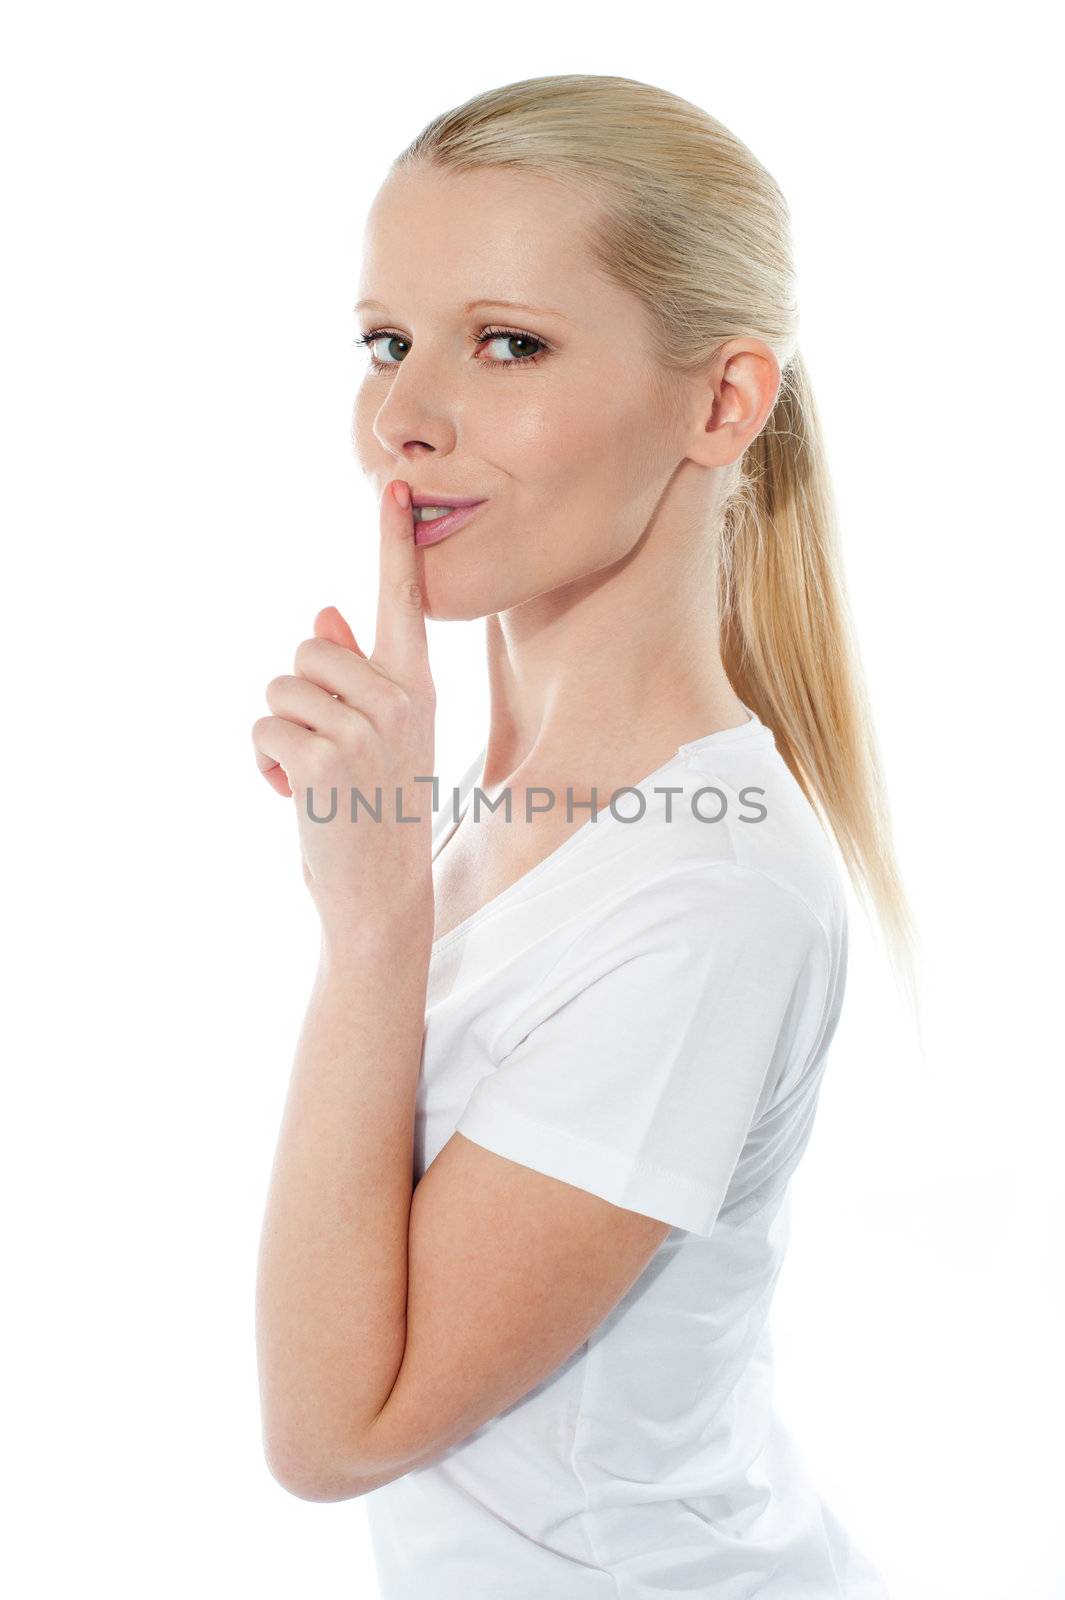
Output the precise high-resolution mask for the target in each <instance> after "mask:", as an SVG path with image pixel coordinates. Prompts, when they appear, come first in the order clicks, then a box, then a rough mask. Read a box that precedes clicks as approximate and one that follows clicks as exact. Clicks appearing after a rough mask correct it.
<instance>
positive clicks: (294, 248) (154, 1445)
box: [0, 0, 1065, 1600]
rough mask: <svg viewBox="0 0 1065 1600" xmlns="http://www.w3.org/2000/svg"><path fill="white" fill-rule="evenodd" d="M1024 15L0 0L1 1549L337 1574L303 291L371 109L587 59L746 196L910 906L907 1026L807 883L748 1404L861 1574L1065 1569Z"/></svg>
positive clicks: (1029, 67) (1056, 300) (902, 1579)
mask: <svg viewBox="0 0 1065 1600" xmlns="http://www.w3.org/2000/svg"><path fill="white" fill-rule="evenodd" d="M1038 18H1039V13H1038V11H1037V9H1036V7H1035V6H1028V5H1018V4H1014V5H1012V6H1010V7H1008V8H1005V9H1004V10H1002V11H1001V13H998V14H994V15H993V14H992V13H991V12H990V11H989V10H985V9H984V8H982V7H980V6H973V5H968V6H945V5H940V6H936V5H921V6H919V7H918V6H901V7H900V6H899V5H898V4H895V5H892V6H890V7H886V6H885V7H881V8H868V7H859V6H853V5H846V6H844V5H839V6H835V5H832V6H828V5H823V6H802V5H800V6H795V5H794V4H791V5H773V4H759V5H757V6H744V5H735V4H734V5H729V6H727V7H726V6H723V5H713V4H709V3H704V4H700V5H698V6H696V5H691V6H686V5H678V4H668V3H667V4H656V5H654V6H649V7H642V8H640V7H638V8H636V10H634V11H633V12H631V13H628V14H627V16H623V15H622V14H621V13H620V12H619V11H617V10H616V9H615V8H613V7H610V8H606V9H599V8H587V9H586V8H580V7H575V6H571V5H565V6H558V5H551V4H540V5H537V6H535V7H532V8H530V7H499V6H494V5H492V6H485V5H479V6H468V7H465V8H460V9H458V10H456V9H455V8H453V7H440V8H437V7H434V8H427V7H426V8H422V7H418V6H404V7H377V8H374V7H367V8H366V9H365V10H363V11H362V13H361V15H360V13H359V11H358V10H357V9H356V8H355V7H354V6H353V5H315V4H304V5H302V6H299V7H296V6H278V5H276V4H264V3H261V0H260V3H258V4H255V5H251V4H236V3H233V0H211V4H209V5H207V4H202V3H185V4H183V5H181V6H176V5H175V6H161V5H145V4H128V5H116V4H103V5H94V6H84V5H82V6H74V5H67V6H57V5H47V4H37V5H34V6H32V7H26V8H23V9H22V11H21V13H20V15H19V17H18V18H17V19H15V20H14V21H12V22H9V23H8V25H7V29H6V39H5V41H4V45H3V50H2V52H0V53H2V57H3V66H2V68H0V71H2V74H3V79H2V83H0V89H2V93H0V117H2V119H3V128H2V132H3V151H4V169H5V170H4V176H3V194H2V212H0V215H2V217H3V223H4V230H5V233H6V235H7V243H6V245H5V248H4V252H3V261H2V270H3V274H4V280H5V281H4V286H3V294H2V297H0V309H2V316H3V329H2V358H0V367H2V370H3V454H4V458H5V470H4V499H5V502H6V510H5V516H4V521H5V524H6V535H7V537H6V540H5V578H6V582H5V584H4V595H3V619H2V637H3V646H4V652H5V669H4V689H5V708H4V715H3V721H2V726H3V731H4V736H5V737H4V746H5V755H6V767H7V772H8V782H7V783H6V784H5V786H4V791H5V792H4V799H5V809H6V821H5V829H4V843H5V847H6V849H5V856H6V868H7V885H8V887H7V892H6V894H5V900H6V902H7V907H8V931H9V934H10V936H11V948H10V951H9V955H8V959H7V962H6V973H7V976H8V979H9V982H10V994H9V999H8V1003H7V1007H6V1019H7V1022H6V1032H7V1036H8V1044H9V1050H8V1052H7V1054H8V1066H7V1072H6V1083H5V1102H6V1104H5V1113H6V1114H5V1115H4V1117H3V1127H4V1132H3V1148H2V1157H3V1160H2V1172H3V1185H4V1193H3V1202H4V1220H5V1223H6V1227H7V1241H6V1247H5V1258H6V1272H5V1277H6V1279H7V1288H8V1291H9V1294H10V1296H11V1298H10V1300H9V1312H8V1316H7V1318H6V1320H5V1334H6V1345H7V1349H6V1354H5V1357H4V1362H3V1372H4V1390H5V1394H4V1416H5V1422H4V1435H5V1449H4V1452H3V1456H4V1462H3V1472H4V1475H5V1479H6V1483H5V1485H4V1489H3V1499H4V1506H5V1513H6V1515H5V1522H6V1524H7V1529H8V1532H7V1536H6V1538H5V1541H4V1546H5V1549H4V1555H3V1562H4V1565H5V1567H10V1568H15V1567H21V1568H22V1570H21V1572H20V1573H19V1574H17V1575H16V1574H14V1573H12V1575H11V1576H10V1577H9V1580H8V1582H7V1584H6V1587H7V1589H8V1590H9V1592H11V1593H12V1594H17V1595H18V1596H19V1597H20V1600H31V1597H37V1596H49V1597H51V1596H57V1597H58V1596H63V1597H66V1596H68V1595H73V1594H75V1593H77V1594H81V1593H84V1592H85V1591H86V1590H87V1589H88V1588H89V1587H90V1586H91V1587H99V1590H100V1592H101V1593H106V1594H108V1595H109V1596H111V1597H114V1600H119V1597H121V1600H126V1597H129V1600H134V1597H136V1600H141V1597H142V1596H144V1595H149V1594H150V1595H152V1596H156V1597H159V1600H163V1597H170V1596H182V1597H186V1596H190V1595H197V1596H209V1597H212V1600H213V1597H216V1596H217V1597H223V1596H224V1597H226V1600H229V1597H231V1596H235V1595H240V1596H244V1595H249V1596H250V1595H254V1596H256V1597H257V1600H270V1597H274V1596H286V1597H288V1596H295V1595H299V1596H311V1595H313V1596H315V1597H323V1600H324V1597H326V1596H341V1595H343V1596H357V1597H363V1596H365V1597H368V1600H370V1597H373V1596H374V1595H375V1593H376V1590H375V1585H374V1581H373V1577H372V1568H371V1563H370V1554H369V1547H368V1543H367V1536H366V1532H365V1529H364V1524H363V1514H364V1507H363V1504H362V1503H360V1502H359V1501H352V1502H343V1503H337V1504H314V1503H310V1502H304V1501H301V1500H299V1499H297V1498H295V1497H293V1496H291V1495H289V1494H287V1493H286V1492H285V1491H284V1490H283V1489H282V1488H280V1487H279V1486H278V1484H277V1483H275V1482H274V1480H273V1479H272V1478H271V1477H270V1475H269V1473H268V1471H267V1468H266V1466H265V1464H264V1460H263V1457H262V1453H261V1446H260V1434H259V1413H258V1392H257V1380H256V1372H255V1351H254V1324H253V1289H254V1271H255V1258H256V1250H257V1244H258V1228H259V1222H260V1217H261V1213H262V1206H263V1203H264V1199H265V1187H266V1182H267V1177H268V1173H269V1165H270V1161H271V1159H272V1154H273V1147H274V1141H275V1137H276V1133H277V1122H278V1118H279V1115H280V1110H281V1105H282V1101H283V1096H284V1092H285V1087H286V1083H287V1076H288V1072H289V1069H290V1065H291V1058H292V1052H293V1049H294V1044H295V1039H296V1035H297V1032H298V1028H299V1024H300V1021H301V1018H302V1014H303V1010H304V1007H305V1004H306V1001H307V998H308V993H309V986H310V983H311V980H312V978H313V974H314V970H315V966H316V960H317V922H316V918H315V916H314V913H313V909H312V907H311V903H310V900H309V898H308V897H307V895H306V892H305V890H304V887H303V883H302V878H301V875H300V870H299V861H298V853H297V848H296V835H295V826H294V820H293V816H292V813H291V810H290V809H289V807H288V806H287V805H286V804H284V803H283V802H282V801H281V800H279V798H278V797H277V796H276V794H274V793H273V792H272V791H271V790H270V789H269V787H268V786H267V785H266V784H265V782H264V781H263V780H262V778H261V777H260V776H259V774H258V772H257V770H256V767H255V762H254V758H253V754H252V748H251V742H250V729H251V724H252V723H253V721H254V720H255V719H256V718H257V717H259V716H262V715H265V714H266V710H267V707H266V704H265V700H264V696H263V691H264V688H265V685H266V683H267V682H268V681H269V679H270V678H272V677H274V676H275V675H277V674H278V673H281V672H288V671H291V662H292V653H293V651H294V649H295V647H296V645H297V644H298V642H299V641H300V640H301V639H303V638H305V637H307V636H308V635H309V634H310V632H311V628H312V623H313V618H314V615H315V613H316V611H317V610H319V609H320V608H321V607H322V606H324V605H328V604H331V603H332V604H336V605H339V606H340V608H341V609H342V610H343V611H344V613H345V615H346V616H347V617H348V618H349V620H350V621H351V622H352V625H353V627H354V628H355V631H356V634H357V635H358V636H359V637H360V639H361V640H362V641H363V642H364V646H365V643H366V641H369V640H371V639H372V631H373V622H374V616H375V608H376V561H377V547H376V539H377V523H376V508H375V504H374V501H373V498H372V495H371V492H370V489H369V487H368V485H367V484H365V483H364V482H363V480H362V478H361V476H360V474H359V472H358V470H357V468H356V466H355V463H354V459H353V457H352V454H351V449H350V442H349V424H350V409H351V402H352V398H353V395H354V391H355V387H356V384H357V382H358V376H359V373H360V371H361V370H362V368H361V363H362V361H363V360H364V357H363V355H362V354H361V353H359V352H356V351H354V350H353V349H352V348H351V345H350V343H349V341H350V338H351V335H352V332H353V331H354V330H353V326H352V316H351V307H352V304H353V301H354V299H355V297H356V285H357V272H358V252H359V243H360V238H361V232H362V227H363V223H364V219H365V213H366V208H367V206H368V205H369V202H370V200H371V199H372V196H373V194H374V192H375V190H376V188H377V185H378V184H379V182H380V181H381V179H382V177H383V175H384V170H385V168H386V166H387V163H388V161H389V160H390V159H391V158H392V156H393V155H394V154H395V153H396V152H397V151H398V150H399V149H400V148H402V146H403V145H405V144H406V143H407V142H408V141H409V139H411V138H412V137H413V136H414V134H415V133H416V132H417V131H418V130H419V129H420V128H421V127H422V125H423V124H424V123H425V122H426V121H427V120H428V119H429V118H430V117H431V116H432V115H434V114H435V113H436V112H438V111H440V110H442V109H444V108H446V107H448V106H452V105H455V104H457V103H458V102H459V101H461V100H464V99H466V98H467V97H469V96H471V95H473V94H475V93H477V92H479V91H480V90H482V89H485V88H488V87H491V86H493V85H497V84H500V83H504V82H508V81H512V80H514V79H517V78H524V77H532V76H539V75H541V74H548V73H556V72H575V71H581V72H592V73H618V74H622V75H625V76H629V77H636V78H640V79H643V80H644V81H648V82H653V83H658V84H661V85H662V86H664V87H666V88H669V89H672V90H674V91H675V92H677V93H679V94H681V95H683V96H685V97H686V98H689V99H692V100H694V101H696V102H697V103H699V104H701V105H703V106H705V107H706V109H708V110H709V111H711V112H712V113H713V114H714V115H716V116H717V117H719V118H720V119H721V120H723V121H724V122H725V123H726V124H727V125H728V126H729V127H731V128H732V129H733V130H734V131H735V132H736V133H738V134H739V135H740V137H742V138H743V139H744V140H745V141H746V142H747V143H748V144H749V145H750V146H751V148H752V149H753V150H754V151H755V153H756V154H757V155H758V156H759V157H760V158H761V159H762V160H763V161H764V162H765V163H766V165H767V166H768V167H769V168H770V170H771V171H772V172H773V173H774V175H775V176H776V177H777V179H778V181H779V182H780V183H781V185H782V187H783V189H784V191H785V193H786V195H787V196H788V199H789V203H790V205H791V208H792V211H793V215H794V219H795V235H796V241H797V248H798V253H799V265H800V272H801V277H802V281H801V297H802V316H803V331H802V338H801V344H802V348H803V350H804V353H805V356H806V359H807V362H808V364H809V367H810V369H811V372H812V375H813V380H814V382H815V385H816V391H817V396H818V400H819V404H820V407H821V410H822V415H823V420H824V424H825V428H826V433H827V438H828V446H829V452H830V459H831V462H832V466H833V470H834V474H835V481H836V489H837V495H838V498H839V502H840V510H841V514H842V522H843V530H844V537H845V553H846V573H847V581H848V584H849V589H850V594H851V601H852V606H853V609H854V613H855V616H856V620H857V624H858V630H859V634H860V638H861V643H862V648H863V652H864V659H865V665H866V672H867V675H868V680H869V686H870V693H871V696H872V702H873V706H874V710H875V713H876V718H877V726H878V730H879V735H880V741H881V747H882V753H883V758H884V762H885V766H886V769H887V772H888V775H889V780H890V795H891V800H892V804H893V808H894V816H895V826H896V830H897V842H898V848H899V855H900V860H901V864H902V869H903V872H904V874H905V876H906V880H907V883H908V887H909V890H910V893H911V896H912V898H913V902H914V905H915V908H916V911H917V913H918V916H919V918H920V921H921V924H922V930H923V936H924V957H925V971H924V986H925V1013H924V1038H923V1049H922V1047H921V1044H920V1042H919V1040H918V1038H917V1035H916V1033H915V1030H914V1028H913V1027H912V1025H911V1024H910V1022H909V1021H908V1019H907V1016H906V1013H905V1007H904V1005H903V1003H902V1001H901V999H900V997H899V995H898V994H897V992H896V991H895V989H894V988H893V985H892V981H891V978H890V975H889V972H888V968H887V964H886V961H885V958H884V954H883V949H882V946H881V945H880V944H879V943H878V940H877V936H876V935H875V933H874V932H873V931H872V930H871V929H870V928H869V925H868V924H867V923H865V922H864V921H863V920H862V915H861V912H860V911H859V910H858V909H857V908H856V907H855V909H854V910H853V913H852V940H853V943H852V956H851V972H850V987H849V992H848V1000H847V1006H846V1010H845V1013H844V1019H843V1022H842V1024H841V1027H840V1030H839V1033H838V1035H837V1042H836V1044H835V1046H834V1049H833V1053H832V1060H831V1066H830V1070H829V1073H828V1076H827V1079H826V1083H825V1087H824V1091H823V1095H822V1102H821V1114H820V1118H819V1122H818V1125H817V1128H816V1130H815V1134H814V1138H813V1140H812V1143H811V1145H810V1149H809V1152H808V1154H807V1157H806V1160H805V1162H804V1165H803V1167H802V1168H801V1169H800V1172H799V1174H798V1175H797V1178H796V1180H795V1183H794V1185H793V1195H794V1207H793V1219H794V1220H793V1242H792V1250H791V1254H790V1257H789V1260H788V1262H787V1265H786V1267H785V1270H784V1274H783V1277H782V1279H781V1282H780V1286H779V1292H778V1297H777V1303H776V1308H775V1313H774V1320H773V1327H774V1335H775V1343H776V1349H777V1360H778V1374H779V1376H778V1386H779V1400H780V1406H781V1410H782V1412H783V1413H784V1415H785V1417H786V1419H787V1420H788V1422H789V1424H790V1425H791V1427H792V1429H793V1431H794V1433H795V1434H796V1437H797V1438H798V1439H799V1440H800V1442H801V1444H802V1446H803V1448H804V1449H805V1452H806V1455H807V1457H808V1459H809V1461H810V1463H811V1465H812V1467H813V1469H814V1471H815V1474H816V1476H817V1478H818V1480H819V1482H820V1486H821V1488H822V1490H823V1492H824V1494H825V1496H826V1498H827V1499H828V1500H829V1502H830V1504H832V1505H833V1506H834V1508H835V1509H836V1511H837V1513H838V1514H839V1515H840V1516H841V1517H842V1519H843V1520H844V1522H846V1523H847V1524H848V1525H849V1526H850V1527H851V1529H852V1531H853V1533H854V1534H855V1536H856V1537H857V1538H858V1540H859V1541H860V1542H861V1543H863V1544H864V1546H865V1547H866V1549H867V1550H868V1553H869V1554H870V1556H871V1557H872V1558H873V1560H874V1561H875V1562H876V1563H877V1564H878V1565H879V1566H880V1567H881V1569H882V1570H883V1571H884V1573H885V1575H886V1577H887V1578H888V1581H889V1585H890V1588H891V1592H892V1595H893V1600H955V1597H964V1600H1000V1597H1001V1600H1017V1597H1019V1596H1024V1600H1051V1596H1056V1595H1060V1594H1061V1592H1062V1589H1063V1587H1065V1576H1063V1574H1065V1552H1063V1549H1062V1544H1061V1536H1060V1534H1057V1535H1055V1532H1054V1528H1055V1524H1056V1525H1057V1526H1058V1527H1060V1525H1061V1524H1060V1489H1061V1482H1060V1458H1061V1446H1060V1431H1061V1427H1062V1422H1063V1420H1065V1417H1063V1406H1062V1386H1061V1380H1060V1376H1059V1365H1058V1363H1057V1361H1056V1360H1055V1358H1054V1357H1055V1352H1056V1348H1057V1347H1058V1346H1059V1345H1060V1342H1061V1340H1062V1337H1063V1333H1065V1329H1063V1326H1062V1322H1061V1320H1060V1316H1059V1317H1058V1318H1057V1320H1055V1311H1054V1300H1055V1297H1056V1294H1057V1293H1060V1291H1061V1288H1062V1283H1061V1278H1062V1270H1061V1259H1062V1251H1061V1224H1062V1205H1061V1200H1062V1194H1061V1187H1060V1180H1059V1179H1058V1178H1057V1177H1056V1176H1054V1175H1052V1163H1053V1160H1054V1158H1055V1157H1056V1156H1057V1154H1058V1145H1059V1142H1060V1132H1059V1129H1060V1122H1059V1112H1060V1106H1061V1101H1060V1097H1059V1087H1060V1074H1061V1061H1062V1057H1061V1050H1060V1016H1061V975H1060V944H1059V939H1060V922H1061V913H1060V905H1061V894H1062V880H1061V876H1060V868H1061V860H1060V848H1059V844H1058V841H1059V838H1060V829H1061V823H1060V788H1059V786H1058V784H1057V783H1056V781H1055V780H1056V776H1057V772H1058V770H1059V769H1058V757H1059V738H1058V724H1057V716H1056V713H1057V710H1058V701H1057V697H1056V694H1055V690H1056V689H1057V687H1058V685H1057V683H1056V681H1055V675H1054V672H1053V668H1054V666H1055V665H1056V662H1057V659H1058V655H1059V639H1060V632H1061V618H1060V586H1059V578H1060V564H1059V559H1058V557H1059V547H1060V542H1061V536H1062V523H1061V494H1060V487H1059V480H1060V464H1061V454H1060V448H1059V443H1058V437H1059V433H1060V411H1059V408H1058V405H1057V390H1058V387H1059V384H1060V371H1061V345H1060V325H1061V307H1060V282H1058V281H1055V269H1056V268H1057V269H1060V261H1059V260H1057V259H1056V258H1055V256H1054V255H1053V253H1052V251H1051V237H1052V230H1053V228H1054V227H1055V225H1056V224H1057V223H1058V222H1059V221H1060V216H1059V212H1058V183H1057V180H1058V176H1059V169H1060V161H1061V149H1060V142H1059V138H1058V128H1057V126H1056V124H1055V123H1054V122H1053V121H1052V120H1051V113H1050V105H1051V102H1052V99H1053V97H1054V94H1055V92H1056V89H1057V84H1056V83H1055V82H1054V78H1055V77H1056V74H1055V73H1054V71H1053V67H1054V64H1055V63H1054V55H1053V52H1052V50H1051V48H1050V39H1049V37H1048V35H1047V34H1046V33H1045V32H1044V31H1043V27H1042V25H1041V24H1040V22H1039V20H1038ZM481 634H482V625H481V624H479V623H471V624H457V623H451V624H448V623H439V624H438V623H430V648H431V651H432V656H433V666H434V676H435V678H436V681H437V684H438V691H439V699H440V720H439V731H438V746H437V770H438V771H439V772H440V773H442V774H450V773H455V774H456V776H457V771H458V769H460V768H462V767H464V766H465V764H466V762H467V761H468V760H469V759H470V757H471V756H472V754H473V753H474V752H475V751H476V750H477V749H479V748H480V745H481V743H482V742H483V735H484V731H485V716H486V710H487V695H486V689H485V685H484V683H483V679H482V674H481V663H482V653H481V652H482V641H481ZM1055 1479H1057V1481H1056V1482H1055ZM545 1600H548V1597H545Z"/></svg>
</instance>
